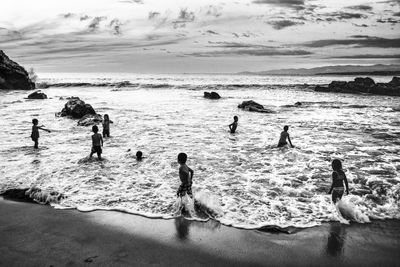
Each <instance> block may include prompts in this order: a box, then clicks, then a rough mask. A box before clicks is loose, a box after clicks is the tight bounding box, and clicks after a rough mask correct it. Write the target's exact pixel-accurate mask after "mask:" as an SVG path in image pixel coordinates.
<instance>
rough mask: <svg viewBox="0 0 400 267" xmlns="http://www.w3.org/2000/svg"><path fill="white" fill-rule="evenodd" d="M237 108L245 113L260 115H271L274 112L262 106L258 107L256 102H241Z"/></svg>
mask: <svg viewBox="0 0 400 267" xmlns="http://www.w3.org/2000/svg"><path fill="white" fill-rule="evenodd" d="M238 108H241V109H244V110H247V111H253V112H260V113H273V112H274V111H273V110H270V109H266V108H264V106H263V105H260V104H258V103H257V102H254V101H253V100H249V101H243V102H242V104H239V105H238Z"/></svg>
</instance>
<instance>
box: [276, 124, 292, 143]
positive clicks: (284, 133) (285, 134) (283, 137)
mask: <svg viewBox="0 0 400 267" xmlns="http://www.w3.org/2000/svg"><path fill="white" fill-rule="evenodd" d="M288 130H289V126H287V125H285V127H283V131H282V132H281V137H280V138H279V142H278V147H283V146H285V145H287V142H286V139H287V140H288V141H289V144H290V146H291V147H294V145H292V141H290V137H289V133H288Z"/></svg>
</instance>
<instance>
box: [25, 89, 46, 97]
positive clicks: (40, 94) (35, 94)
mask: <svg viewBox="0 0 400 267" xmlns="http://www.w3.org/2000/svg"><path fill="white" fill-rule="evenodd" d="M28 99H47V95H46V94H45V93H42V92H41V91H40V90H38V91H35V92H33V93H32V94H30V95H28Z"/></svg>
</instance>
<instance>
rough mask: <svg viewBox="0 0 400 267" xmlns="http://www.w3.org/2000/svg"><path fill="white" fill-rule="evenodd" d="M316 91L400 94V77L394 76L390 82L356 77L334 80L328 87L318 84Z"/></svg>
mask: <svg viewBox="0 0 400 267" xmlns="http://www.w3.org/2000/svg"><path fill="white" fill-rule="evenodd" d="M314 91H316V92H336V93H356V94H357V93H365V94H377V95H392V96H400V78H399V77H393V79H392V80H391V81H390V82H388V83H375V82H374V80H373V79H371V78H369V77H366V78H360V77H358V78H355V79H354V81H350V82H346V81H332V82H331V83H330V84H329V85H328V87H324V86H319V85H317V86H316V87H315V89H314Z"/></svg>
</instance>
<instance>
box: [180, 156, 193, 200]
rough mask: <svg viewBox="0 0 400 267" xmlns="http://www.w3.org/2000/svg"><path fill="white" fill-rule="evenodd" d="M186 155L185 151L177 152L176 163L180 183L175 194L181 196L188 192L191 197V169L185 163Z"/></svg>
mask: <svg viewBox="0 0 400 267" xmlns="http://www.w3.org/2000/svg"><path fill="white" fill-rule="evenodd" d="M186 160H187V155H186V154H185V153H179V155H178V163H179V165H180V167H179V179H180V180H181V185H180V186H179V189H178V192H177V196H178V197H183V196H184V195H186V194H188V195H189V196H190V197H193V194H192V179H193V170H192V169H191V168H189V167H188V166H187V165H186Z"/></svg>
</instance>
